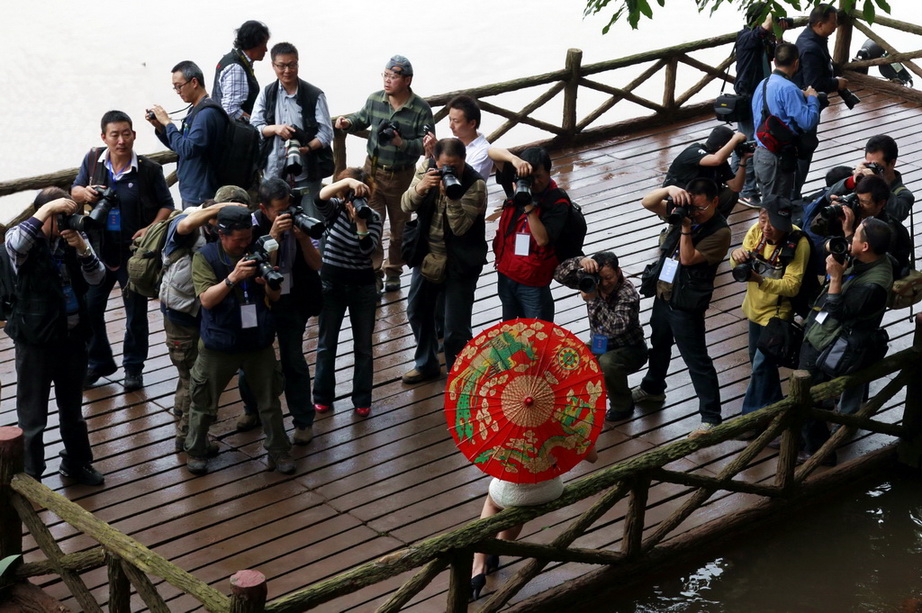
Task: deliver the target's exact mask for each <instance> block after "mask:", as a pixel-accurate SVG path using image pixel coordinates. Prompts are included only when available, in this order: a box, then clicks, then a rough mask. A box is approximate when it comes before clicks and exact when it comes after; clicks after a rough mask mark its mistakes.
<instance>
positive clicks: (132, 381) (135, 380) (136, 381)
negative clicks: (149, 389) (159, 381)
mask: <svg viewBox="0 0 922 613" xmlns="http://www.w3.org/2000/svg"><path fill="white" fill-rule="evenodd" d="M122 387H124V388H125V391H126V392H133V391H135V390H139V389H141V388H142V387H144V377H143V376H142V375H141V373H139V372H126V373H125V382H124V383H122Z"/></svg>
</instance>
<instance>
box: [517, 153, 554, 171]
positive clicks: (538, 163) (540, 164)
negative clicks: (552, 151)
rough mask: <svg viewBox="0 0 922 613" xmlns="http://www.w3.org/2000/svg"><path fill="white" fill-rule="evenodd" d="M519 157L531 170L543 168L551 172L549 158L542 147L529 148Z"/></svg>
mask: <svg viewBox="0 0 922 613" xmlns="http://www.w3.org/2000/svg"><path fill="white" fill-rule="evenodd" d="M519 157H520V158H522V159H523V160H524V161H526V162H528V163H529V164H531V166H532V168H544V170H546V171H548V172H551V156H550V155H548V153H547V150H546V149H545V148H544V147H529V148H528V149H526V150H525V151H523V152H522V153H520V154H519Z"/></svg>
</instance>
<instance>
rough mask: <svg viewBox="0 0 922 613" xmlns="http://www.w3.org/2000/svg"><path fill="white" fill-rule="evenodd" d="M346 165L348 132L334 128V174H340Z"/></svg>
mask: <svg viewBox="0 0 922 613" xmlns="http://www.w3.org/2000/svg"><path fill="white" fill-rule="evenodd" d="M345 167H346V133H345V132H343V131H342V130H333V176H334V177H335V176H337V175H339V173H340V172H342V171H343V169H344V168H345Z"/></svg>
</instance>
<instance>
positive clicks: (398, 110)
mask: <svg viewBox="0 0 922 613" xmlns="http://www.w3.org/2000/svg"><path fill="white" fill-rule="evenodd" d="M382 76H383V78H384V89H383V90H382V91H378V92H375V93H373V94H372V95H370V96H369V97H368V100H366V101H365V106H364V107H362V110H360V111H359V112H357V113H353V114H352V115H345V116H343V117H337V118H336V123H335V125H336V127H337V128H339V129H340V130H346V131H349V132H354V131H356V130H364V129H366V128H370V130H369V135H368V146H367V151H368V158H367V159H366V160H365V168H364V170H365V172H366V173H368V175H369V176H370V177H372V179H373V180H374V182H375V185H376V189H375V191H374V194H373V195H372V197H371V198H370V199H369V204H370V205H371V207H372V208H373V209H374V210H375V211H377V212H378V214H379V215H381V218H382V219H385V220H386V219H387V218H388V217H390V228H391V229H390V246H389V247H388V252H387V265H383V264H384V250H383V248H382V247H381V246H380V245H379V246H378V247H376V249H375V253H374V256H373V257H372V261H373V263H374V267H375V271H376V274H377V276H378V287H379V291H380V289H381V288H382V285H383V289H384V291H386V292H396V291H399V290H400V273H401V272H402V271H403V259H402V258H401V257H400V243H401V241H402V239H403V227H404V225H405V224H406V222H407V220H408V219H409V215H410V214H409V213H404V212H403V211H402V210H401V208H400V198H401V196H403V193H404V192H405V191H407V188H408V187H409V186H410V181H412V180H413V174H414V168H415V166H416V162H417V161H418V160H419V156H420V155H422V154H423V137H424V136H425V135H426V132H427V130H426V129H425V127H426V126H428V127H429V128H430V130H431V127H432V126H433V125H434V121H433V119H432V109H431V108H429V104H428V103H427V102H426V101H425V100H423V99H422V98H420V97H419V96H417V95H416V94H415V93H413V90H412V89H411V88H410V84H411V83H412V82H413V66H412V65H411V64H410V60H408V59H407V58H405V57H403V56H402V55H395V56H394V57H392V58H391V59H390V60H389V61H388V62H387V65H386V66H385V67H384V74H383V75H382ZM382 266H383V270H382ZM384 276H386V279H382V277H384Z"/></svg>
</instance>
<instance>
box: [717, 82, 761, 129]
mask: <svg viewBox="0 0 922 613" xmlns="http://www.w3.org/2000/svg"><path fill="white" fill-rule="evenodd" d="M726 86H727V82H726V81H724V82H723V85H721V86H720V95H719V96H717V98H715V99H714V115H716V116H717V121H723V122H726V123H739V122H740V121H743V120H745V119H747V118H748V117H750V116H751V115H752V98H750V97H749V96H740V95H738V94H725V93H724V87H726Z"/></svg>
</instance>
